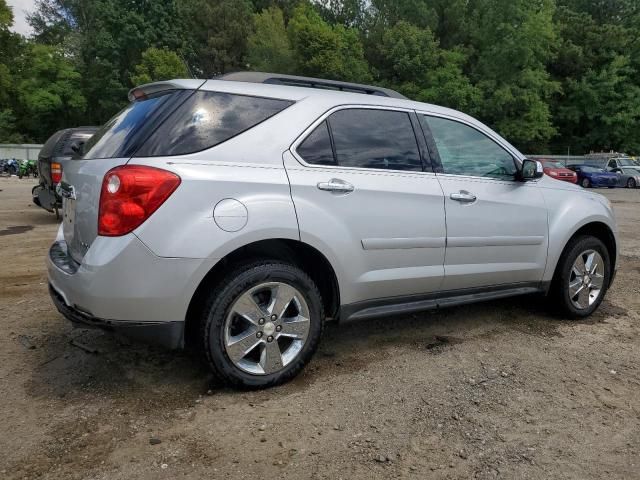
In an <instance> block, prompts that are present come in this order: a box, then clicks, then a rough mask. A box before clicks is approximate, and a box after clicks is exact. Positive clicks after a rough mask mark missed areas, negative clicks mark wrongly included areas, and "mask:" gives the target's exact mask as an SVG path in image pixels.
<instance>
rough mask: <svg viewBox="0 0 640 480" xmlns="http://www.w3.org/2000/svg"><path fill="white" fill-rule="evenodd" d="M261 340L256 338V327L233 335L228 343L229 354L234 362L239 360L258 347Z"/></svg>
mask: <svg viewBox="0 0 640 480" xmlns="http://www.w3.org/2000/svg"><path fill="white" fill-rule="evenodd" d="M259 343H260V340H259V339H258V338H256V333H255V329H248V330H245V332H243V333H242V334H240V335H237V336H235V337H231V338H230V339H229V343H227V355H229V358H230V359H231V360H233V361H234V362H239V361H240V360H242V359H243V358H244V357H246V356H247V354H248V353H249V352H251V350H253V349H254V348H256V346H257V345H258V344H259Z"/></svg>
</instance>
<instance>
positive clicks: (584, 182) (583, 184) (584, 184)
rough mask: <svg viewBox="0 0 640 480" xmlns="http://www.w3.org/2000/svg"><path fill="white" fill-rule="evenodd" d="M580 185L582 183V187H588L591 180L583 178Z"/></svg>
mask: <svg viewBox="0 0 640 480" xmlns="http://www.w3.org/2000/svg"><path fill="white" fill-rule="evenodd" d="M580 185H582V188H589V187H590V186H591V182H590V181H589V179H588V178H583V179H582V181H581V182H580Z"/></svg>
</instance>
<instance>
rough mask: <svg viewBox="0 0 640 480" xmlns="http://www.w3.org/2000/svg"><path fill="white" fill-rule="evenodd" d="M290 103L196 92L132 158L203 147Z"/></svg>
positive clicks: (256, 121)
mask: <svg viewBox="0 0 640 480" xmlns="http://www.w3.org/2000/svg"><path fill="white" fill-rule="evenodd" d="M292 103H293V102H292V101H289V100H280V99H274V98H264V97H253V96H248V95H236V94H230V93H221V92H208V91H197V92H195V93H194V94H193V95H191V96H190V97H189V98H188V99H187V100H186V101H185V102H184V103H183V104H182V105H180V107H178V108H177V109H176V110H175V111H174V112H173V113H172V114H171V115H170V116H169V117H168V118H167V119H166V120H165V121H164V122H163V123H162V125H161V126H160V127H159V128H158V129H157V130H156V131H155V132H153V134H152V135H151V136H150V137H149V138H148V139H147V141H146V142H145V143H144V145H143V146H142V147H141V148H140V149H139V150H138V151H137V152H136V154H135V156H136V157H154V156H168V155H184V154H187V153H194V152H198V151H200V150H204V149H207V148H210V147H213V146H215V145H219V144H220V143H222V142H224V141H226V140H229V139H230V138H232V137H235V136H236V135H239V134H241V133H242V132H245V131H247V130H249V129H250V128H253V127H255V126H256V125H258V124H259V123H261V122H263V121H265V120H267V119H268V118H270V117H272V116H273V115H275V114H276V113H279V112H281V111H282V110H284V109H285V108H287V107H288V106H289V105H291V104H292Z"/></svg>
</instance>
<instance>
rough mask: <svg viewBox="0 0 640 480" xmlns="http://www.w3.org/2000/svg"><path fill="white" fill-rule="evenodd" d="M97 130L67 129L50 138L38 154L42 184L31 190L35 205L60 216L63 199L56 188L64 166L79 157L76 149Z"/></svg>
mask: <svg viewBox="0 0 640 480" xmlns="http://www.w3.org/2000/svg"><path fill="white" fill-rule="evenodd" d="M96 130H98V127H78V128H66V129H64V130H58V131H57V132H56V133H54V134H53V135H51V136H50V137H49V139H48V140H47V141H46V143H45V144H44V146H43V147H42V149H41V150H40V153H39V154H38V172H39V174H40V182H39V183H38V185H36V186H35V187H33V189H32V190H31V195H32V197H33V203H35V204H36V205H37V206H39V207H42V208H44V209H45V210H46V211H48V212H52V213H55V214H56V217H58V216H59V214H58V209H59V208H61V207H62V198H61V197H60V195H59V194H58V193H57V192H56V186H57V185H58V183H60V180H61V179H62V172H63V169H64V165H65V164H66V162H68V161H69V160H70V159H71V158H73V157H74V156H77V154H76V152H75V151H74V148H75V149H81V148H82V145H84V142H86V141H87V140H89V139H90V138H91V137H92V136H93V134H94V133H95V132H96Z"/></svg>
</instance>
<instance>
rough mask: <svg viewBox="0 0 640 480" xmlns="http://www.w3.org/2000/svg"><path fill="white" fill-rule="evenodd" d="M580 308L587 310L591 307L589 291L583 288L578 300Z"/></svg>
mask: <svg viewBox="0 0 640 480" xmlns="http://www.w3.org/2000/svg"><path fill="white" fill-rule="evenodd" d="M576 301H577V303H578V305H580V308H587V307H588V306H589V289H588V288H583V289H582V290H580V293H578V299H577V300H576Z"/></svg>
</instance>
